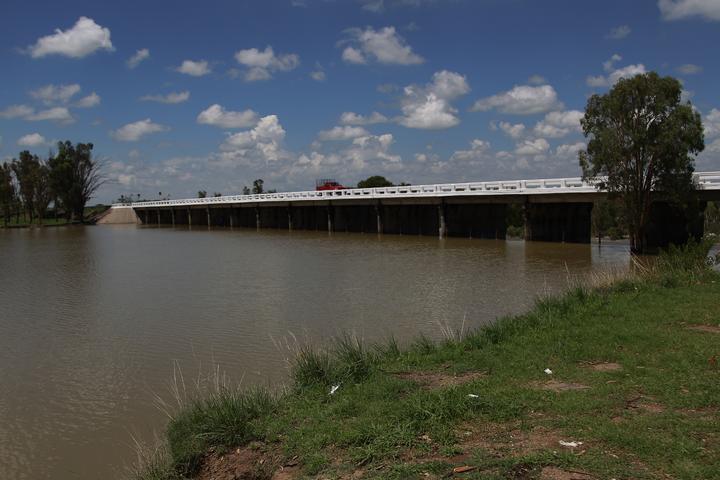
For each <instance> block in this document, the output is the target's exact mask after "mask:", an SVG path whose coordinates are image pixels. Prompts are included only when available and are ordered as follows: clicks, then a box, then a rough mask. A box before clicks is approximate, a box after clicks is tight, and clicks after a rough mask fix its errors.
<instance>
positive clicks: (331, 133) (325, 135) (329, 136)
mask: <svg viewBox="0 0 720 480" xmlns="http://www.w3.org/2000/svg"><path fill="white" fill-rule="evenodd" d="M368 135H369V133H368V131H367V130H365V129H364V128H362V127H353V126H350V125H344V126H338V127H333V128H331V129H330V130H322V131H321V132H320V133H318V138H319V139H320V140H321V141H323V142H327V141H335V140H350V139H353V138H357V137H364V136H368Z"/></svg>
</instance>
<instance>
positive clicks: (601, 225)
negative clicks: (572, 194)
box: [592, 199, 626, 240]
mask: <svg viewBox="0 0 720 480" xmlns="http://www.w3.org/2000/svg"><path fill="white" fill-rule="evenodd" d="M592 230H593V233H594V234H595V235H596V236H597V237H598V238H599V239H601V238H602V237H606V236H607V237H610V238H612V239H613V240H617V239H620V238H622V237H623V235H624V234H625V232H626V228H625V219H624V216H623V211H622V205H621V204H620V203H619V202H618V201H617V199H607V200H602V201H599V202H597V203H596V204H595V206H594V207H593V210H592Z"/></svg>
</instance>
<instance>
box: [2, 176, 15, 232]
mask: <svg viewBox="0 0 720 480" xmlns="http://www.w3.org/2000/svg"><path fill="white" fill-rule="evenodd" d="M16 204H17V195H16V191H15V182H14V181H13V171H12V166H11V165H10V164H9V163H7V162H3V163H2V165H0V213H2V217H3V223H4V224H5V226H7V224H8V223H10V216H11V215H12V212H13V209H14V208H16Z"/></svg>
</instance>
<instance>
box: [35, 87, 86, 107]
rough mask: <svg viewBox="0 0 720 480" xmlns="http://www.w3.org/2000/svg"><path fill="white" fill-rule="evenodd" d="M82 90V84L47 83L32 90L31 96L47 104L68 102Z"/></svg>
mask: <svg viewBox="0 0 720 480" xmlns="http://www.w3.org/2000/svg"><path fill="white" fill-rule="evenodd" d="M79 91H80V85H78V84H77V83H73V84H72V85H45V86H44V87H40V88H38V89H37V90H32V91H30V96H31V97H33V98H34V99H36V100H40V101H41V102H42V103H44V104H45V105H55V104H58V103H67V102H69V101H70V99H71V98H72V97H73V96H75V94H77V93H78V92H79Z"/></svg>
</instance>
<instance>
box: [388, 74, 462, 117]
mask: <svg viewBox="0 0 720 480" xmlns="http://www.w3.org/2000/svg"><path fill="white" fill-rule="evenodd" d="M469 91H470V87H469V86H468V84H467V79H466V78H465V77H464V76H463V75H460V74H459V73H455V72H450V71H447V70H442V71H439V72H435V74H434V75H433V79H432V82H430V83H429V84H427V85H425V86H424V87H420V86H417V85H409V86H407V87H405V89H404V91H403V98H402V106H401V109H402V113H403V115H402V117H400V118H399V120H398V122H399V123H400V124H401V125H403V126H405V127H408V128H420V129H428V130H432V129H443V128H450V127H454V126H455V125H457V124H459V123H460V119H459V118H458V116H457V109H456V108H454V107H453V106H452V104H451V102H452V101H453V100H455V99H457V98H458V97H461V96H463V95H465V94H467V93H468V92H469Z"/></svg>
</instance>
